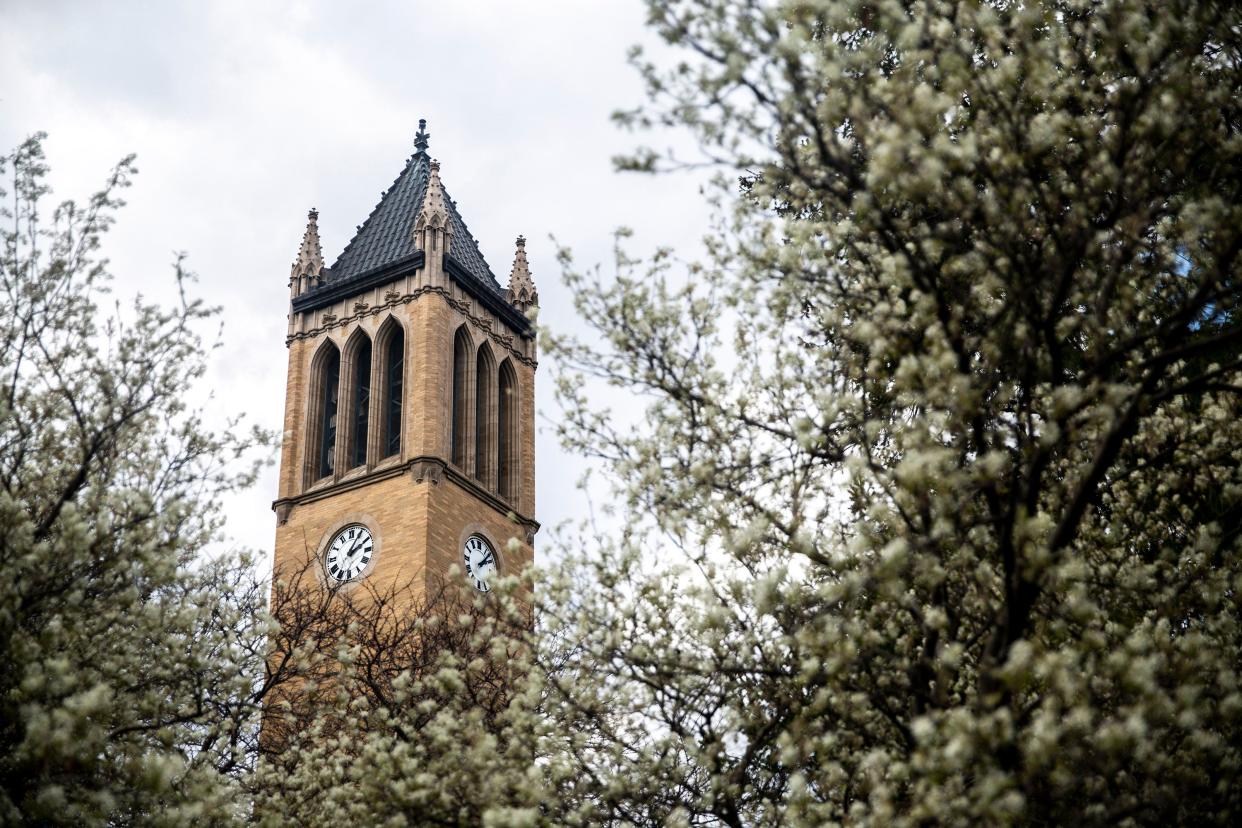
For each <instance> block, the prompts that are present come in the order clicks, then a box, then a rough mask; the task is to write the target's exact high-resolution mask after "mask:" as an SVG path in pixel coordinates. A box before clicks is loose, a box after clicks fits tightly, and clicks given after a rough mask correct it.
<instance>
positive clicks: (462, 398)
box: [451, 325, 474, 472]
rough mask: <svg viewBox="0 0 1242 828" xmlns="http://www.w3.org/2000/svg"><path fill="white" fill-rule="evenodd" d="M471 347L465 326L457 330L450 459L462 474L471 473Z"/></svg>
mask: <svg viewBox="0 0 1242 828" xmlns="http://www.w3.org/2000/svg"><path fill="white" fill-rule="evenodd" d="M473 356H474V348H473V343H472V342H471V341H470V334H468V333H467V332H466V326H465V325H462V326H461V327H460V328H458V329H457V333H456V335H455V336H454V337H453V389H452V394H453V396H452V403H453V405H452V440H451V456H452V459H453V464H454V465H456V466H457V467H458V468H459V469H461V470H462V471H465V472H469V471H470V470H469V469H468V468H467V463H468V462H469V461H470V460H471V459H473V458H472V455H471V451H470V448H471V447H470V445H469V443H470V437H471V433H470V432H471V429H470V425H471V420H472V419H473V418H472V417H471V413H472V412H471V410H470V403H471V399H472V397H473V396H474V394H473V391H474V389H473V388H472V387H471V384H472V383H471V380H472V379H473V374H474V360H473Z"/></svg>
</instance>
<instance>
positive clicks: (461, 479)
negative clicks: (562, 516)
mask: <svg viewBox="0 0 1242 828" xmlns="http://www.w3.org/2000/svg"><path fill="white" fill-rule="evenodd" d="M427 466H431V467H435V468H438V469H439V476H440V477H442V478H447V479H448V480H451V481H453V482H454V483H456V484H457V485H458V486H460V487H462V488H463V489H465V490H466V491H468V492H470V493H471V494H473V495H474V496H475V497H477V498H479V499H480V500H482V501H483V502H484V503H486V504H487V505H488V506H491V507H492V508H493V509H495V510H496V511H498V512H502V513H504V514H506V515H512V516H513V519H514V520H515V521H516V522H517V523H518V524H519V525H521V526H523V527H525V528H527V529H529V530H531V533H532V534H533V533H534V532H538V531H539V521H537V520H535V519H534V518H530V517H526V516H524V515H521V514H518V512H517V510H516V509H514V508H513V505H512V504H511V503H507V502H506V501H504V500H501V499H500V497H498V496H497V495H496V494H495V493H494V492H490V491H488V490H487V489H485V488H483V487H482V486H480V485H479V483H478V481H476V480H473V479H472V478H470V477H467V476H466V475H464V474H462V472H461V471H459V470H458V469H457V468H456V467H455V466H453V465H452V464H450V463H446V462H445V461H444V460H442V459H441V458H439V457H433V456H431V455H427V454H423V455H419V456H418V457H412V458H410V459H409V460H406V461H405V462H404V463H395V464H393V465H390V466H384V467H382V468H378V469H375V470H373V471H369V472H367V473H366V474H360V475H356V476H353V477H349V478H346V479H344V480H338V481H336V482H334V483H331V484H328V485H324V486H322V487H318V488H312V489H311V490H310V491H306V492H302V494H299V495H294V496H293V497H282V498H280V499H278V500H274V501H272V510H273V511H275V512H276V514H277V515H278V516H281V515H283V518H284V520H288V517H289V513H290V512H291V511H292V509H293V507H295V506H302V505H304V504H306V503H314V502H315V501H317V500H323V499H324V498H328V497H332V496H334V495H338V494H341V493H342V492H349V491H353V490H354V489H361V488H363V487H364V486H370V485H371V484H373V483H378V482H380V481H382V480H389V479H391V478H394V477H400V476H402V475H405V474H409V475H410V476H411V479H412V480H414V482H415V483H419V482H422V481H423V480H424V479H427V478H428V477H429V475H427V473H426V467H427ZM415 472H420V473H421V474H418V475H416V474H415Z"/></svg>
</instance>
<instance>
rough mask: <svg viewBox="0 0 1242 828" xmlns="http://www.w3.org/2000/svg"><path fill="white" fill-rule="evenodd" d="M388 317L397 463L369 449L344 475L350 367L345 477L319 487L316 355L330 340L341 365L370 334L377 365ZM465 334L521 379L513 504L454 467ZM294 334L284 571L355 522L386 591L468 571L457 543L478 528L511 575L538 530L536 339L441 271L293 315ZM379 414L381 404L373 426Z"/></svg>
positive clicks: (281, 518) (281, 554) (346, 404)
mask: <svg viewBox="0 0 1242 828" xmlns="http://www.w3.org/2000/svg"><path fill="white" fill-rule="evenodd" d="M390 317H391V318H394V319H396V320H397V321H398V322H399V323H400V324H401V325H402V327H403V329H404V334H405V356H404V366H405V373H404V380H403V384H404V407H403V422H402V445H401V451H400V453H399V454H398V455H396V456H394V457H389V458H378V457H377V456H376V454H377V452H376V450H375V449H374V448H373V449H372V451H371V456H370V457H369V458H368V462H367V463H366V464H364V465H363V466H361V467H358V468H355V469H352V470H351V469H345V468H343V466H344V465H346V464H344V463H341V462H339V460H340V458H341V457H342V456H343V454H344V445H345V439H346V438H345V436H344V434H345V432H346V431H347V430H348V428H349V419H348V414H349V408H350V405H352V402H350V401H349V400H348V399H347V398H348V396H349V395H348V389H347V387H346V373H345V371H344V370H342V377H341V386H342V392H341V396H340V398H339V399H341V400H342V404H341V406H340V407H339V409H338V424H339V425H338V429H337V431H338V434H337V446H338V451H337V458H338V463H337V468H336V469H335V471H334V474H333V475H331V476H330V477H329V478H326V479H322V480H314V479H312V478H313V476H314V475H313V473H312V472H313V469H312V467H311V465H310V462H311V460H312V459H313V458H311V457H309V456H308V452H311V451H313V447H311V446H309V445H307V443H308V439H307V438H308V431H309V429H310V424H311V421H312V419H311V418H312V416H313V411H312V406H313V404H314V403H315V402H316V401H314V400H310V399H308V398H307V395H308V393H309V391H310V388H311V386H312V385H313V377H312V364H313V362H314V358H315V354H316V353H317V352H318V351H319V349H320V348H321V347H322V346H323V343H324V342H325V341H332V342H333V343H334V344H335V345H336V346H337V347H338V348H340V349H341V352H342V359H343V360H344V358H345V356H346V347H347V343H348V342H349V340H350V338H351V337H352V336H354V334H355V332H356V331H358V330H362V331H364V332H365V333H366V334H367V335H368V336H369V337H371V339H372V342H373V354H372V365H373V367H374V366H375V365H376V363H377V361H378V360H379V359H380V356H379V354H378V352H376V351H375V350H374V343H375V339H376V335H377V334H378V333H379V331H380V328H381V326H382V325H384V324H385V320H387V319H389V318H390ZM461 325H465V326H467V329H468V330H469V331H470V335H471V338H472V339H473V342H474V344H475V347H476V348H477V346H478V345H479V344H480V343H482V342H485V341H486V342H488V343H489V346H490V347H491V349H492V352H493V354H494V355H495V358H496V362H497V364H499V363H500V362H502V361H503V360H504V359H505V358H506V357H508V358H509V359H510V362H511V364H512V365H513V367H514V372H515V375H516V377H517V382H518V401H517V403H518V404H517V411H516V412H515V414H516V415H517V420H518V452H517V453H518V462H519V469H518V480H517V484H518V485H517V492H516V495H515V497H514V498H513V499H512V500H504V499H502V498H501V497H500V496H499V494H498V493H496V492H495V491H489V490H488V489H489V487H488V486H486V485H483V484H480V483H478V482H476V481H474V480H472V479H471V473H472V470H471V469H457V468H456V467H454V466H452V464H451V462H450V460H451V458H450V443H451V428H452V424H451V411H452V399H451V397H452V372H453V336H454V333H455V332H456V330H457V329H458V327H460V326H461ZM289 329H290V336H289V340H288V347H289V371H288V378H287V383H286V402H285V417H284V434H283V441H282V449H281V462H280V480H279V497H278V499H277V501H276V503H275V504H274V508H275V510H276V515H277V523H278V526H277V531H276V550H275V565H276V568H277V570H278V571H279V570H283V569H285V568H286V567H296V566H301V565H302V564H304V563H305V562H306V561H307V559H308V557H313V556H317V555H321V554H322V553H323V550H324V548H325V546H326V544H327V543H328V541H329V540H330V539H331V537H332V535H334V534H335V532H336V531H337V530H338V529H340V528H342V527H343V526H345V525H347V524H349V523H352V522H359V523H363V524H364V525H366V526H368V528H369V529H370V530H371V533H372V535H373V537H374V538H375V539H376V541H377V549H376V554H375V556H374V558H373V559H372V562H371V564H370V565H369V568H368V570H367V571H366V572H365V573H364V575H363V579H362V580H366V581H368V582H369V583H370V584H371V585H373V586H374V587H376V588H379V589H386V588H388V587H391V586H394V585H399V584H404V583H405V582H406V581H411V580H413V581H415V582H417V583H418V584H420V585H424V586H425V584H426V583H427V582H428V579H430V578H436V577H442V576H444V575H445V574H446V573H447V572H448V571H449V569H450V567H452V566H453V565H456V566H457V567H458V568H459V569H460V568H461V564H462V561H461V544H462V543H463V542H464V541H465V538H466V536H467V535H468V534H469V533H470V532H471V531H479V532H480V533H481V534H483V535H484V536H485V537H487V538H488V539H489V540H490V541H491V542H492V545H493V546H494V547H495V548H496V550H497V552H498V554H499V556H500V562H501V571H502V573H504V574H509V573H512V572H516V571H518V570H520V568H521V567H522V566H525V565H526V564H528V563H529V562H530V561H531V560H532V558H533V548H532V547H533V538H534V533H535V531H536V530H537V528H538V524H537V523H536V522H535V521H534V507H535V477H534V460H535V439H534V438H535V435H534V430H535V424H534V423H535V416H534V415H535V410H534V375H535V362H534V359H535V344H534V342H533V340H528V339H523V338H522V337H520V336H517V335H515V334H514V333H513V332H512V331H511V330H509V329H508V327H507V325H506V324H505V323H503V322H502V321H501V320H500V319H499V318H497V317H495V316H494V315H493V314H491V313H489V312H488V311H486V310H485V309H484V308H482V307H480V306H479V304H478V303H477V302H475V301H473V299H472V298H471V297H470V296H469V294H467V293H466V292H465V291H464V290H463V289H462V288H461V287H460V286H459V285H457V284H455V283H453V282H451V281H450V280H449V279H448V277H447V276H446V275H445V274H444V273H443V272H442V271H441V270H440V269H439V267H438V266H436V264H435V263H433V264H432V265H431V266H430V267H429V268H428V269H426V270H419V271H417V272H415V273H412V274H407V275H405V276H402V277H400V278H399V279H397V280H396V281H394V282H392V283H390V284H388V285H383V286H379V287H375V288H372V289H370V290H369V291H366V292H365V293H363V294H360V295H358V296H352V297H349V298H348V299H345V300H342V301H340V302H338V303H336V304H335V305H333V306H330V307H327V308H320V309H316V310H313V311H307V312H303V313H297V314H293V315H292V317H291V319H290V326H289ZM343 366H344V362H343ZM374 376H378V374H377V373H373V377H374ZM374 392H375V388H374V383H373V393H374ZM378 417H379V412H378V411H376V410H375V407H374V404H373V407H372V412H371V420H372V423H376V422H377V421H378V420H377V418H378ZM374 428H375V426H373V437H374ZM372 444H373V446H378V441H376V440H374V439H373V440H372ZM471 453H472V452H471ZM308 470H311V471H308ZM511 537H515V538H517V539H518V540H519V543H520V544H521V546H520V549H519V550H518V551H517V552H516V553H514V552H511V551H509V550H508V548H507V542H508V540H509V538H511ZM461 577H462V583H465V579H464V575H463V576H461Z"/></svg>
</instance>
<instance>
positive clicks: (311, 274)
mask: <svg viewBox="0 0 1242 828" xmlns="http://www.w3.org/2000/svg"><path fill="white" fill-rule="evenodd" d="M322 281H323V250H322V249H321V248H320V245H319V211H318V210H316V209H315V208H314V207H312V208H311V209H310V212H309V213H307V215H306V232H305V233H303V234H302V246H301V247H300V248H298V257H297V259H295V260H294V262H293V267H292V268H291V269H290V272H289V286H290V289H291V290H292V291H293V295H294V296H298V295H300V294H302V293H305V292H306V291H308V290H310V289H311V288H313V287H315V286H317V285H319V284H320V282H322Z"/></svg>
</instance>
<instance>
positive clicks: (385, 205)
mask: <svg viewBox="0 0 1242 828" xmlns="http://www.w3.org/2000/svg"><path fill="white" fill-rule="evenodd" d="M430 173H431V159H430V158H428V157H427V153H425V152H416V153H414V154H413V155H412V156H410V160H409V161H407V162H406V165H405V169H403V170H402V171H401V174H400V175H398V176H397V180H396V181H394V182H393V183H392V186H391V187H389V188H388V190H387V191H385V192H384V194H383V195H382V196H380V201H379V204H376V205H375V209H373V210H372V211H371V215H369V216H367V220H366V221H364V222H363V223H362V224H361V226H359V228H358V231H357V232H356V233H354V237H353V238H352V239H350V241H349V244H347V245H345V249H344V250H342V251H341V255H340V256H339V257H337V260H336V262H335V263H334V264H333V265H332V267H330V268H328V270H327V271H325V273H324V277H325V280H326V284H325V285H324V287H328V286H330V285H332V284H334V283H337V282H344V281H347V280H350V279H353V278H355V277H357V276H360V275H362V274H363V273H368V272H372V271H374V270H376V269H377V268H382V267H384V266H386V265H390V264H393V263H395V262H398V261H401V260H403V259H406V258H408V257H410V256H412V255H414V253H415V252H416V248H415V247H414V222H415V221H416V220H417V219H418V212H419V210H420V209H421V208H422V204H423V196H424V195H425V194H426V192H427V179H428V177H429V176H430ZM444 196H445V201H446V203H447V207H448V212H449V221H450V222H451V223H452V225H453V243H452V246H451V247H450V248H449V256H450V257H452V258H453V259H456V260H457V262H458V264H460V265H461V266H462V269H463V270H464V271H465V272H466V274H467V275H468V276H470V277H473V279H474V280H475V281H476V282H477V283H478V285H479V286H480V287H482V288H484V289H486V290H489V291H491V292H493V293H495V294H498V295H501V296H503V295H504V292H503V291H502V290H501V288H500V283H499V282H497V281H496V276H495V274H493V273H492V269H491V268H490V267H488V265H487V260H485V259H484V258H483V253H482V252H481V251H480V250H479V245H478V242H476V241H475V240H474V236H472V235H470V231H469V229H467V228H466V222H465V221H463V220H462V217H461V213H459V212H458V211H457V203H456V202H455V201H453V199H452V198H451V197H450V196H449V194H448V190H447V188H446V189H445V192H444Z"/></svg>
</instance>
